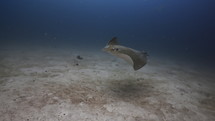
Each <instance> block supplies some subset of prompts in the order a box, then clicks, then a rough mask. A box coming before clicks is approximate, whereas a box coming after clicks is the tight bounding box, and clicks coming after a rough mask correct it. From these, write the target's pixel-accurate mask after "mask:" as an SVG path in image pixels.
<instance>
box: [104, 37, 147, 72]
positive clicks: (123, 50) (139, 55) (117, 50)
mask: <svg viewBox="0 0 215 121" xmlns="http://www.w3.org/2000/svg"><path fill="white" fill-rule="evenodd" d="M103 51H105V52H108V53H111V54H112V55H115V56H117V57H119V58H122V59H124V60H125V61H127V62H128V63H129V64H131V65H132V66H133V68H134V70H138V69H140V68H142V67H143V66H144V65H145V64H146V63H147V56H148V54H147V53H146V52H144V51H142V52H141V51H138V50H134V49H132V48H128V47H125V46H122V45H119V44H118V42H117V38H116V37H113V38H112V39H111V40H110V41H109V42H108V44H107V45H106V46H105V47H104V48H103Z"/></svg>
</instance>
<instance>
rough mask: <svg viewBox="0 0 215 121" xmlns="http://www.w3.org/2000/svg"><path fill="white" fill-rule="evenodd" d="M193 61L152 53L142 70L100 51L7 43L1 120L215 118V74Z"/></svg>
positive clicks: (1, 58)
mask: <svg viewBox="0 0 215 121" xmlns="http://www.w3.org/2000/svg"><path fill="white" fill-rule="evenodd" d="M78 55H80V56H81V57H82V58H83V59H80V58H79V59H78V58H77V56H78ZM188 65H189V64H186V63H180V62H175V61H171V60H169V59H164V58H159V57H153V56H150V58H149V63H148V64H147V65H146V66H145V67H143V68H142V69H140V70H138V71H134V70H133V69H132V67H131V66H130V65H128V64H127V63H126V62H124V61H123V60H121V59H118V58H116V57H114V56H111V55H109V54H106V53H103V52H100V51H89V50H88V51H87V50H84V51H79V50H66V49H65V50H62V49H61V50H60V49H58V50H57V49H32V50H1V52H0V120H1V121H215V75H214V73H213V72H211V71H206V70H205V71H204V70H201V69H196V68H194V67H191V66H188Z"/></svg>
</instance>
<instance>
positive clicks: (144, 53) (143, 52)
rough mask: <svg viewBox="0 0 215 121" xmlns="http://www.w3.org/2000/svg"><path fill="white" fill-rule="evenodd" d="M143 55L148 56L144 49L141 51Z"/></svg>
mask: <svg viewBox="0 0 215 121" xmlns="http://www.w3.org/2000/svg"><path fill="white" fill-rule="evenodd" d="M141 53H142V54H143V55H144V56H149V54H148V53H147V52H145V51H142V52H141Z"/></svg>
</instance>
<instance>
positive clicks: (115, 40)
mask: <svg viewBox="0 0 215 121" xmlns="http://www.w3.org/2000/svg"><path fill="white" fill-rule="evenodd" d="M108 45H118V42H117V37H113V38H112V39H111V40H110V41H109V42H108Z"/></svg>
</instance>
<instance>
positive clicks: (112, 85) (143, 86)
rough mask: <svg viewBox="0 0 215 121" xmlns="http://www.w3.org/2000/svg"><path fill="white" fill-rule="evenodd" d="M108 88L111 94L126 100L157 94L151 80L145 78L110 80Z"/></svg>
mask: <svg viewBox="0 0 215 121" xmlns="http://www.w3.org/2000/svg"><path fill="white" fill-rule="evenodd" d="M108 89H109V90H111V95H112V96H114V97H116V98H120V99H122V100H124V101H129V100H136V99H140V98H144V97H150V96H152V95H154V94H155V91H154V87H153V84H152V83H151V82H150V80H145V79H143V78H134V77H132V78H128V79H120V80H110V81H108Z"/></svg>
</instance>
